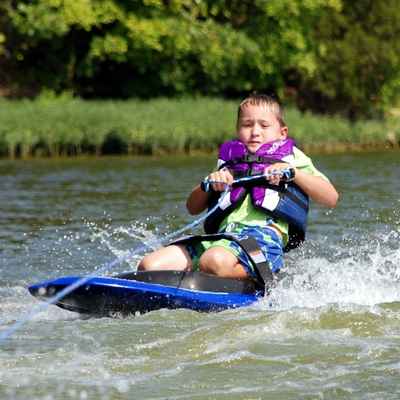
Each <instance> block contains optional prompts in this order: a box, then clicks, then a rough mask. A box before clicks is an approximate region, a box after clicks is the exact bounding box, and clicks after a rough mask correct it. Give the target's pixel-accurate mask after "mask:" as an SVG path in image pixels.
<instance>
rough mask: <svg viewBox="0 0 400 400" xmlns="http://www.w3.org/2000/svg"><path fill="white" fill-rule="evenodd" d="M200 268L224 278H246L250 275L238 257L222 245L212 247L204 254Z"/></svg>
mask: <svg viewBox="0 0 400 400" xmlns="http://www.w3.org/2000/svg"><path fill="white" fill-rule="evenodd" d="M200 270H201V271H203V272H206V273H208V274H214V275H217V276H220V277H223V278H237V279H245V278H248V277H249V275H248V274H247V272H246V269H245V268H244V267H243V265H241V264H240V263H239V260H238V258H237V257H236V256H235V255H234V254H232V252H230V251H229V250H227V249H225V248H224V247H221V246H216V247H211V248H209V249H208V250H206V251H205V252H204V253H203V254H202V256H201V257H200Z"/></svg>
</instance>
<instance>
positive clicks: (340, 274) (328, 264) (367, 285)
mask: <svg viewBox="0 0 400 400" xmlns="http://www.w3.org/2000/svg"><path fill="white" fill-rule="evenodd" d="M398 237H399V232H397V231H391V232H388V233H386V234H383V233H382V232H376V233H372V234H369V235H368V237H364V238H363V239H361V240H360V239H358V240H357V241H356V242H355V241H353V240H348V239H347V238H346V239H345V240H343V243H341V245H331V246H330V247H329V248H328V250H329V252H330V253H331V254H334V257H326V256H321V254H316V255H314V256H311V257H310V256H309V254H308V253H309V249H308V248H307V246H306V247H305V248H304V249H303V251H299V252H298V253H300V257H297V258H296V261H295V262H294V260H293V259H291V260H290V262H288V263H287V267H286V272H285V273H284V274H283V278H282V279H281V280H280V281H279V282H278V284H277V286H276V288H275V289H274V290H273V291H272V294H271V296H270V298H269V300H268V303H269V305H270V306H271V307H272V308H273V309H278V310H282V309H290V308H293V307H306V308H316V307H321V306H325V305H328V304H342V305H345V304H347V305H348V304H356V305H365V306H373V305H376V304H381V303H392V302H397V301H400V285H399V283H400V247H399V245H398V240H397V239H398ZM311 247H313V246H312V244H311ZM324 252H326V248H325V251H324ZM297 255H298V254H297Z"/></svg>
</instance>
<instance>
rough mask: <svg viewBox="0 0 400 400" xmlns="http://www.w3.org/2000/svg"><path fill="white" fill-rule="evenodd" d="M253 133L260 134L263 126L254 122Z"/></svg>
mask: <svg viewBox="0 0 400 400" xmlns="http://www.w3.org/2000/svg"><path fill="white" fill-rule="evenodd" d="M251 133H252V134H253V135H259V134H260V133H261V127H260V126H259V125H258V124H254V125H253V128H252V130H251Z"/></svg>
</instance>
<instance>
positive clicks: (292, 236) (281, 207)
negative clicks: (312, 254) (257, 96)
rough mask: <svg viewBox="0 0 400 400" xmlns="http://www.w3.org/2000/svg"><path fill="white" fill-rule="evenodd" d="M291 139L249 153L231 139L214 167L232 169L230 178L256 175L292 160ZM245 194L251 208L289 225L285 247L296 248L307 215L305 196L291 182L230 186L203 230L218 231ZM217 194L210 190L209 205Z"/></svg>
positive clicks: (303, 230) (266, 144) (245, 148)
mask: <svg viewBox="0 0 400 400" xmlns="http://www.w3.org/2000/svg"><path fill="white" fill-rule="evenodd" d="M294 146H295V142H294V140H293V139H291V138H287V139H284V140H276V141H273V142H270V143H265V144H263V145H262V146H261V147H260V148H259V149H258V150H257V151H256V152H255V153H250V152H249V151H248V150H247V147H246V146H245V145H244V144H243V143H242V142H241V141H240V140H231V141H228V142H225V143H223V144H222V145H221V147H220V151H219V156H218V168H219V169H221V168H224V167H227V168H229V169H230V170H231V171H233V175H234V178H235V179H236V178H240V177H243V176H250V175H259V174H262V173H263V172H264V171H265V169H266V168H267V167H268V166H270V165H272V164H274V163H277V162H290V161H293V160H294V156H293V147H294ZM247 193H250V196H251V201H252V204H253V206H254V207H255V208H257V209H260V210H262V211H264V212H265V213H266V214H267V215H269V216H270V217H271V218H273V219H274V218H276V219H282V220H284V221H286V222H288V224H289V242H288V244H287V245H286V247H285V250H286V251H288V250H290V249H292V248H295V247H297V246H298V245H299V244H300V243H301V242H302V241H304V238H305V231H306V225H307V214H308V196H307V195H306V194H305V193H304V192H303V191H302V190H301V189H300V187H299V186H297V185H296V184H294V183H285V184H283V183H282V184H280V185H278V186H277V185H271V184H269V183H268V182H267V180H265V184H264V183H262V184H260V183H257V184H256V185H251V186H249V185H244V186H239V187H234V188H233V189H232V190H231V192H230V196H226V197H225V199H224V200H223V201H222V202H221V204H220V206H219V208H218V209H217V210H216V211H215V212H214V213H213V214H212V215H210V216H209V217H208V218H207V219H206V221H205V223H204V229H205V231H206V233H215V232H218V231H219V225H220V224H221V222H222V221H223V220H224V219H225V217H226V216H227V215H228V214H230V213H231V212H232V211H233V210H234V209H235V208H237V207H238V206H239V205H240V204H241V203H242V201H243V200H244V198H245V197H246V195H247ZM220 195H221V194H220V193H212V195H211V196H210V199H209V208H211V207H213V206H215V204H216V202H217V201H218V200H219V197H220Z"/></svg>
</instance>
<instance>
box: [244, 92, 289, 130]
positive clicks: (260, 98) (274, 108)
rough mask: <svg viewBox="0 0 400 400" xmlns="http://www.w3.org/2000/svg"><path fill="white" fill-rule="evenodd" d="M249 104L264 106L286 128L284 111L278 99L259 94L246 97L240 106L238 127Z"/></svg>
mask: <svg viewBox="0 0 400 400" xmlns="http://www.w3.org/2000/svg"><path fill="white" fill-rule="evenodd" d="M248 104H251V105H252V106H259V105H264V106H265V107H266V108H267V110H268V111H271V112H272V113H274V114H275V116H276V118H277V119H278V121H279V124H280V125H281V126H282V127H284V126H286V123H285V121H284V119H283V109H282V106H281V105H280V103H279V101H278V99H277V98H276V97H275V96H270V95H267V94H258V93H252V94H251V95H250V96H248V97H246V98H245V99H244V100H243V101H242V102H241V103H240V104H239V108H238V113H237V123H236V125H237V126H239V120H240V116H241V114H242V110H243V107H245V106H246V105H248Z"/></svg>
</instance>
